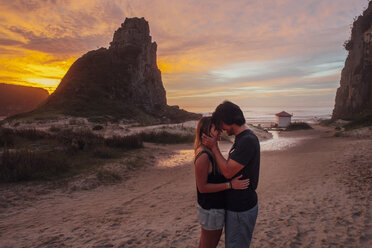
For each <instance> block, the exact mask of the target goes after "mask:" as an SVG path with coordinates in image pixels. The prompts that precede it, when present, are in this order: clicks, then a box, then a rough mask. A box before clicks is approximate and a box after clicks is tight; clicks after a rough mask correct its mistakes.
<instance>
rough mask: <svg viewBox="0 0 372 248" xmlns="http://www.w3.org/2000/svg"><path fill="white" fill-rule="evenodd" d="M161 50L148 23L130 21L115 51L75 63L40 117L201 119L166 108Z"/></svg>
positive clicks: (112, 48) (117, 33)
mask: <svg viewBox="0 0 372 248" xmlns="http://www.w3.org/2000/svg"><path fill="white" fill-rule="evenodd" d="M156 50H157V45H156V43H155V42H152V41H151V36H150V30H149V25H148V22H147V21H146V20H145V19H144V18H126V19H125V22H124V23H123V24H121V27H120V28H119V29H117V30H116V31H115V33H114V37H113V40H112V42H111V43H110V47H109V48H108V49H106V48H100V49H98V50H94V51H90V52H88V53H87V54H85V55H83V56H82V57H80V58H79V59H78V60H76V61H75V63H74V64H73V65H72V66H71V67H70V69H69V70H68V72H67V73H66V75H65V76H64V77H63V79H62V81H61V83H60V84H59V86H58V88H57V89H56V91H55V92H54V93H53V94H52V95H51V96H50V97H49V98H48V99H47V101H46V102H45V104H43V106H41V108H39V109H38V111H48V112H53V111H54V112H62V113H63V114H68V115H74V116H92V115H99V116H105V115H107V116H115V117H117V118H126V119H137V120H138V119H152V120H162V121H169V122H178V121H183V120H188V119H195V118H198V117H199V115H196V114H193V113H188V112H186V111H184V110H180V109H178V108H175V107H170V106H168V105H167V101H166V92H165V89H164V87H163V83H162V80H161V72H160V70H159V69H158V67H157V64H156Z"/></svg>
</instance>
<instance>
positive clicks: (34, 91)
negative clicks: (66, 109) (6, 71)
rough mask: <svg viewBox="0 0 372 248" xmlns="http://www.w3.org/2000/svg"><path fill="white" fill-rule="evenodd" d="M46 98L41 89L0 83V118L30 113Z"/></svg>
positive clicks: (45, 93)
mask: <svg viewBox="0 0 372 248" xmlns="http://www.w3.org/2000/svg"><path fill="white" fill-rule="evenodd" d="M48 96H49V93H48V91H46V90H44V89H41V88H35V87H27V86H21V85H12V84H2V83H0V116H10V115H15V114H19V113H24V112H28V111H31V110H33V109H35V108H36V107H37V105H39V104H40V103H41V102H43V101H44V100H45V99H46V98H47V97H48Z"/></svg>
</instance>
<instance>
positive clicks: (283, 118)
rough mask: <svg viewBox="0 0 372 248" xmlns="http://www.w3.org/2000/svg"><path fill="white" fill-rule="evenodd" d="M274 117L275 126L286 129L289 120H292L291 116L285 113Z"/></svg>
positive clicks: (289, 122)
mask: <svg viewBox="0 0 372 248" xmlns="http://www.w3.org/2000/svg"><path fill="white" fill-rule="evenodd" d="M275 116H276V121H275V126H277V127H288V126H289V124H291V118H292V115H291V114H288V113H287V112H285V111H282V112H280V113H277V114H276V115H275Z"/></svg>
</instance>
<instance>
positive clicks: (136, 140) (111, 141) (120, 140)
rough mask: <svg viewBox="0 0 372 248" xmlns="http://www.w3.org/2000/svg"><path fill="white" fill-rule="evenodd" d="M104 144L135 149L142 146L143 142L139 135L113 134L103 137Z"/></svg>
mask: <svg viewBox="0 0 372 248" xmlns="http://www.w3.org/2000/svg"><path fill="white" fill-rule="evenodd" d="M105 144H106V145H107V146H109V147H117V148H124V149H128V150H129V149H137V148H142V147H143V142H142V139H141V136H140V135H130V136H123V137H122V136H113V137H112V138H107V139H105Z"/></svg>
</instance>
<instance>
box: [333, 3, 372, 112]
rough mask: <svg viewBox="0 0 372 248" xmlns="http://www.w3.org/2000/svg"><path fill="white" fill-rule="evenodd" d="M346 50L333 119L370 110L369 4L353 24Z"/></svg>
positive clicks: (371, 45)
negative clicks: (346, 54) (347, 53)
mask: <svg viewBox="0 0 372 248" xmlns="http://www.w3.org/2000/svg"><path fill="white" fill-rule="evenodd" d="M345 49H346V50H348V51H349V55H348V56H347V59H346V61H345V67H344V68H343V70H342V73H341V81H340V87H339V88H338V89H337V94H336V102H335V107H334V110H333V115H332V119H340V118H348V117H351V116H353V115H355V114H359V113H361V112H363V111H366V110H372V2H369V6H368V8H367V9H366V10H365V11H364V12H363V15H361V16H359V17H358V18H357V19H356V20H355V21H354V23H353V27H352V31H351V38H350V40H349V41H347V42H346V43H345Z"/></svg>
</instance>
